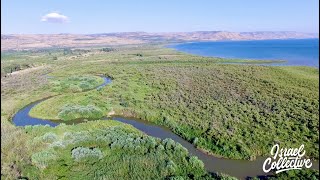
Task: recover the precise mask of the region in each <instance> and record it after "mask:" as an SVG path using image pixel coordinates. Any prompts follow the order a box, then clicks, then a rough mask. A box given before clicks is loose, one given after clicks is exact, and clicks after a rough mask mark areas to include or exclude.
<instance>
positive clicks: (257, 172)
mask: <svg viewBox="0 0 320 180" xmlns="http://www.w3.org/2000/svg"><path fill="white" fill-rule="evenodd" d="M103 79H104V83H103V84H102V85H100V86H98V87H97V88H96V89H100V88H103V87H104V86H106V85H108V84H110V83H111V79H110V78H107V77H103ZM47 99H48V98H47ZM44 100H46V99H43V100H40V101H36V102H34V103H31V104H29V105H28V106H26V107H24V108H23V109H21V110H19V111H18V112H17V113H16V114H15V115H14V117H13V120H12V121H13V123H14V124H15V125H16V126H26V125H49V126H52V127H55V126H57V125H59V123H62V122H63V123H65V124H77V123H81V122H83V120H77V121H72V122H66V121H50V120H45V119H38V118H33V117H30V116H29V112H30V110H31V109H32V108H33V107H34V106H35V105H37V104H38V103H40V102H42V101H44ZM103 119H105V120H109V119H113V120H117V121H120V122H123V123H126V124H130V125H132V126H134V127H135V128H137V129H139V130H140V131H142V132H144V133H146V134H147V135H150V136H153V137H157V138H160V139H165V138H171V139H173V140H174V141H176V142H179V143H180V144H181V145H183V146H184V147H185V148H187V149H188V151H189V153H190V154H192V155H195V156H197V157H198V158H199V159H201V160H202V161H203V163H204V164H205V168H206V169H207V170H208V171H209V172H220V173H225V174H228V175H231V176H234V177H237V178H239V179H246V178H248V177H255V176H266V175H267V174H266V173H264V172H263V171H262V165H263V162H264V160H265V159H266V158H265V157H258V158H257V159H256V160H254V161H248V160H232V159H225V158H218V157H215V156H212V155H208V154H206V153H204V152H202V151H200V150H198V149H197V148H195V147H194V146H193V145H192V144H191V143H189V142H188V141H186V140H184V139H182V138H181V137H180V136H178V135H176V134H174V133H173V132H171V131H170V130H169V129H168V128H166V127H164V126H159V125H155V124H152V123H151V122H148V121H143V120H140V119H136V118H125V117H121V116H112V117H111V118H103ZM312 168H313V169H317V170H319V164H318V162H313V166H312Z"/></svg>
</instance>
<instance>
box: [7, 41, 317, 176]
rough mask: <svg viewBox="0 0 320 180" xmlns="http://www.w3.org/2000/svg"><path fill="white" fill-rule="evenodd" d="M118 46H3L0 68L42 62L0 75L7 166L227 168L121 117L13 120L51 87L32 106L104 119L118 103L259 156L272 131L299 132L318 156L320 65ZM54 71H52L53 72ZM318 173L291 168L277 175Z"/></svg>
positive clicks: (285, 138) (274, 138) (274, 135)
mask: <svg viewBox="0 0 320 180" xmlns="http://www.w3.org/2000/svg"><path fill="white" fill-rule="evenodd" d="M115 49H116V50H112V51H108V50H107V51H104V50H101V48H96V49H95V48H92V49H90V50H70V49H67V50H63V49H62V50H42V51H39V52H38V51H37V52H19V53H18V52H17V53H8V54H4V55H2V56H1V64H2V65H3V66H2V67H4V68H7V70H6V69H3V68H2V71H1V72H2V75H4V74H6V73H8V67H13V65H18V66H21V67H23V68H24V66H23V64H25V63H26V64H32V66H37V67H38V66H41V67H43V68H39V69H34V70H32V71H31V70H30V71H28V72H26V73H24V74H19V73H17V74H14V75H9V76H6V77H5V76H2V79H1V80H2V83H1V100H2V101H3V103H1V125H2V126H1V130H2V131H1V139H2V142H1V143H2V146H1V151H2V153H1V159H2V161H1V167H2V170H3V172H2V177H4V178H9V179H17V178H18V177H19V176H20V177H28V178H29V179H37V178H38V179H44V178H45V179H57V178H61V179H70V178H71V177H74V178H75V179H81V178H83V179H85V178H86V179H94V178H102V179H103V177H104V176H105V177H104V178H105V179H113V178H115V177H117V178H118V179H148V178H151V179H164V178H167V179H188V178H190V179H192V178H193V179H197V178H198V179H204V178H207V179H210V178H214V179H228V178H230V177H229V176H226V177H224V176H221V175H209V174H208V173H207V172H205V170H204V168H203V163H202V162H201V161H200V160H198V159H197V158H195V157H190V156H189V154H188V152H186V151H185V149H184V148H183V147H182V146H181V145H179V144H177V143H175V142H174V141H172V140H168V139H167V140H163V141H161V140H159V139H156V138H152V137H149V136H146V135H143V134H142V133H141V132H139V131H137V130H136V129H133V128H132V127H131V126H127V125H124V124H121V123H118V122H114V121H108V122H107V121H90V122H87V123H82V124H78V125H75V126H71V125H70V126H69V125H63V124H62V125H59V126H58V127H56V128H50V127H47V126H35V127H26V128H25V129H22V128H17V127H14V126H13V125H12V124H10V123H9V122H8V121H10V120H11V118H12V116H13V115H14V114H15V113H16V112H17V111H18V110H19V109H21V108H22V107H24V106H26V105H27V104H29V103H31V102H34V101H36V100H39V99H43V98H46V97H51V98H49V99H47V100H45V101H43V102H41V103H39V104H38V105H37V106H35V107H34V108H33V109H32V110H31V111H30V115H31V116H33V117H39V118H43V119H53V120H59V119H61V120H65V121H71V122H72V120H74V119H78V118H86V119H94V120H96V119H99V118H101V117H103V116H107V115H108V113H110V111H112V110H113V111H115V113H116V114H118V115H124V116H134V117H137V118H142V119H144V120H147V121H152V122H153V123H155V124H159V125H164V126H166V127H168V128H170V129H171V130H172V131H173V132H175V133H176V134H178V135H180V136H181V137H183V138H184V139H186V140H188V141H189V142H191V143H193V144H194V145H195V146H196V147H198V148H199V149H204V150H205V151H208V152H209V153H212V154H217V155H221V156H224V157H227V158H233V159H254V158H255V157H256V156H260V155H269V151H270V148H271V147H272V146H273V145H274V144H275V143H280V144H281V145H282V146H285V147H299V146H300V145H301V144H302V143H303V144H304V145H305V149H306V155H307V156H308V157H311V158H313V159H319V155H318V150H319V131H318V126H319V94H318V89H319V82H318V80H319V70H318V69H316V68H311V67H276V66H274V67H271V66H256V65H245V66H244V65H237V64H222V63H248V64H249V63H250V64H256V63H262V62H263V63H268V61H262V62H261V61H259V62H258V61H245V60H236V59H221V58H209V57H199V56H193V55H188V54H185V53H180V52H176V51H173V50H171V49H166V48H162V47H159V46H141V47H135V46H132V47H130V46H123V47H115ZM54 57H57V59H56V60H53V58H54ZM17 72H19V71H17ZM48 73H50V74H49V75H50V76H53V78H49V79H48V78H47V77H46V76H45V74H48ZM98 74H104V75H106V76H108V77H112V79H113V81H112V83H111V84H110V85H108V86H106V87H103V88H101V89H99V90H96V89H94V88H95V87H97V86H98V85H99V84H101V83H102V79H101V78H100V77H98V76H96V75H98ZM74 92H75V93H74ZM52 96H53V97H52ZM137 139H139V140H137ZM176 152H179V154H177V153H176ZM141 172H143V173H141ZM318 174H319V171H307V170H302V171H297V172H295V173H293V171H292V173H291V171H288V174H286V173H281V174H279V177H278V178H280V179H281V178H283V179H286V178H302V177H310V178H311V177H318V176H319V175H318ZM280 176H281V177H280Z"/></svg>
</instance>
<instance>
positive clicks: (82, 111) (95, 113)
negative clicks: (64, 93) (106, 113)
mask: <svg viewBox="0 0 320 180" xmlns="http://www.w3.org/2000/svg"><path fill="white" fill-rule="evenodd" d="M102 116H103V112H102V111H101V109H99V108H97V107H96V106H94V105H88V106H79V105H72V104H67V105H65V106H63V107H62V108H61V111H60V112H59V114H58V117H59V119H62V120H65V121H68V120H73V119H79V118H86V119H99V118H101V117H102Z"/></svg>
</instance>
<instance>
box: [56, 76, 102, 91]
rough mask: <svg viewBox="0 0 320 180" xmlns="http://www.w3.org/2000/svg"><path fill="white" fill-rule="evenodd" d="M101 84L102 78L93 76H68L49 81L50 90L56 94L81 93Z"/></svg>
mask: <svg viewBox="0 0 320 180" xmlns="http://www.w3.org/2000/svg"><path fill="white" fill-rule="evenodd" d="M102 82H103V79H102V78H100V77H95V76H70V77H67V78H52V79H51V84H52V86H53V87H52V88H53V90H54V91H57V92H82V91H86V90H90V89H93V88H95V87H97V86H98V85H99V84H102Z"/></svg>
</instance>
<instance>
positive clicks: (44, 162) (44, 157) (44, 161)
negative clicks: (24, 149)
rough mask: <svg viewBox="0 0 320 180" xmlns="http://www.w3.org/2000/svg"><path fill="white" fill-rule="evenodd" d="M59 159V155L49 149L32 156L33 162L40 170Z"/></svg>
mask: <svg viewBox="0 0 320 180" xmlns="http://www.w3.org/2000/svg"><path fill="white" fill-rule="evenodd" d="M56 158H57V153H56V152H55V151H54V150H53V149H47V150H44V151H41V152H38V153H35V154H33V155H32V156H31V161H32V163H34V164H35V165H36V166H37V167H39V168H46V167H47V166H48V165H49V163H50V162H52V161H53V160H55V159H56Z"/></svg>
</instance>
